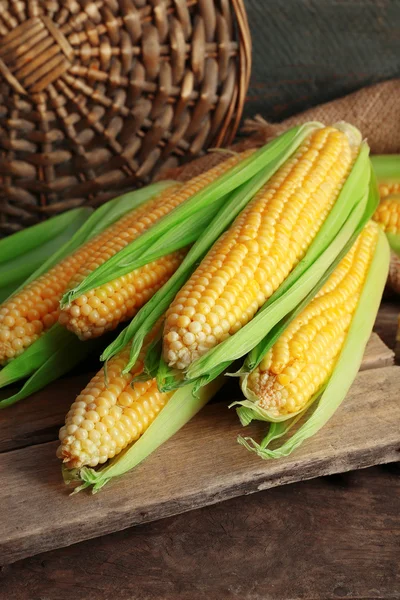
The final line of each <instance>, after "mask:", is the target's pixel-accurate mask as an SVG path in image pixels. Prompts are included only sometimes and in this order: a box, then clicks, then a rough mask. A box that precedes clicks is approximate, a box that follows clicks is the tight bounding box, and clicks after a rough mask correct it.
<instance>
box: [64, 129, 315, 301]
mask: <svg viewBox="0 0 400 600" xmlns="http://www.w3.org/2000/svg"><path fill="white" fill-rule="evenodd" d="M321 126H322V125H321V124H318V123H308V124H306V125H302V126H297V127H294V128H293V129H290V130H289V131H287V132H286V133H285V134H283V135H282V136H280V137H279V138H276V139H275V140H273V141H272V142H271V143H270V144H267V146H264V147H263V148H260V149H259V150H257V151H256V152H255V153H254V154H253V155H251V156H250V157H248V158H246V159H245V160H243V161H241V162H240V163H239V164H237V165H236V166H234V167H232V169H230V170H229V171H228V172H227V173H225V174H224V175H221V176H220V177H218V178H217V179H216V180H215V181H213V182H211V183H210V184H209V185H207V186H206V187H205V188H203V189H202V190H200V191H199V192H197V193H196V194H194V195H193V196H192V197H190V198H188V199H187V200H186V201H185V202H183V203H182V204H180V205H179V206H177V207H175V208H174V209H173V210H172V211H171V212H170V213H168V214H166V215H164V217H162V218H161V219H160V220H158V221H157V222H156V223H155V224H154V225H153V226H152V227H150V228H149V229H148V230H146V231H145V232H143V234H142V235H140V236H139V237H138V238H136V239H135V240H134V241H132V242H131V243H130V244H128V245H127V246H126V247H125V248H123V249H122V250H121V251H120V252H118V253H117V254H116V255H114V256H113V257H111V258H110V259H109V260H108V261H106V262H105V263H103V264H102V265H100V266H99V267H98V268H97V269H96V270H95V271H93V272H92V273H90V274H89V275H88V276H87V277H86V278H85V279H84V280H83V281H82V282H81V283H80V284H79V285H78V286H77V287H76V288H74V289H73V290H70V291H69V292H67V293H66V294H65V295H64V297H63V299H62V301H61V306H62V307H66V306H68V305H69V304H70V303H71V302H72V301H73V300H74V299H75V298H77V297H78V296H80V295H82V294H84V293H86V292H88V291H89V290H91V289H93V288H96V287H98V286H100V285H103V284H105V283H107V282H109V281H112V280H113V279H116V278H118V277H122V276H123V275H126V274H127V273H130V272H131V271H134V270H135V269H137V268H139V267H142V266H143V265H145V264H148V263H149V262H152V261H154V260H157V259H158V258H161V257H162V256H165V255H166V254H169V253H170V252H173V251H175V250H178V249H180V248H184V247H185V246H187V245H189V244H191V243H193V242H195V241H196V240H197V239H198V237H199V236H200V234H202V233H203V231H204V229H205V227H206V226H207V225H208V224H209V223H210V222H211V221H212V220H213V218H214V217H215V216H216V215H217V213H218V211H219V210H220V209H221V207H222V206H223V205H224V203H225V201H226V198H227V196H228V194H230V193H231V192H232V191H233V190H235V189H236V188H237V187H239V186H240V185H242V184H243V183H244V182H246V181H248V180H249V179H251V178H252V177H253V176H254V175H256V174H257V173H258V172H259V171H260V170H261V169H262V168H264V167H265V166H266V164H267V163H268V161H270V160H271V159H272V157H273V154H274V153H276V155H279V154H280V153H281V152H282V150H284V149H285V147H286V145H287V144H288V143H289V144H290V143H291V142H293V141H294V140H295V139H297V138H299V139H300V138H301V136H302V135H306V133H305V132H308V133H309V132H310V131H312V130H314V129H315V128H317V127H321Z"/></svg>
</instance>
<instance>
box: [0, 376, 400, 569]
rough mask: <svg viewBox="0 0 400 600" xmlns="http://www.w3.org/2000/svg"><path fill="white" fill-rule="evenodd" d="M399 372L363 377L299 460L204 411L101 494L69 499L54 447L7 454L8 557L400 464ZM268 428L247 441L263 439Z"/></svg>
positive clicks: (233, 420)
mask: <svg viewBox="0 0 400 600" xmlns="http://www.w3.org/2000/svg"><path fill="white" fill-rule="evenodd" d="M399 388H400V367H385V368H382V369H374V370H371V371H365V372H363V373H360V374H359V375H358V377H357V379H356V381H355V383H354V385H353V387H352V389H351V391H350V393H349V395H348V398H347V400H346V402H345V403H344V404H343V405H342V406H341V408H340V409H339V410H338V411H337V413H336V414H335V416H334V417H333V418H332V419H331V421H330V422H329V423H328V424H327V425H326V426H325V428H324V429H323V430H322V431H321V432H319V434H318V435H316V436H314V437H313V438H312V439H311V440H308V441H307V442H306V443H304V444H303V445H302V446H301V447H300V448H299V449H298V450H297V451H296V452H295V453H294V454H293V455H292V456H289V457H287V458H284V459H281V460H279V461H267V462H264V461H261V460H260V459H259V458H257V457H255V456H254V455H252V454H251V453H249V452H247V451H246V450H245V449H244V448H243V447H241V446H239V445H238V444H237V443H236V436H237V434H239V433H242V431H243V430H242V428H241V427H240V425H239V424H238V420H237V417H236V415H235V413H234V411H229V410H227V408H226V407H225V406H224V405H222V404H215V405H211V406H208V407H206V408H205V409H204V410H203V411H202V412H201V413H200V414H199V415H198V416H197V417H196V418H195V419H193V420H192V421H191V422H190V423H189V424H188V425H187V426H185V427H184V428H183V429H182V430H181V431H180V432H179V433H178V434H177V435H176V436H175V437H174V438H173V439H172V440H170V441H169V442H168V443H166V444H165V445H164V446H163V448H162V450H160V451H158V452H156V453H154V454H153V455H152V456H151V457H150V458H149V459H148V460H147V461H145V462H144V463H143V464H141V465H140V466H139V467H138V468H137V469H135V470H134V471H133V472H131V473H129V474H127V475H126V476H124V477H122V478H121V479H120V480H118V481H114V482H112V483H111V484H109V485H108V486H106V487H105V488H104V489H103V490H102V491H101V492H100V493H99V494H97V495H95V496H91V495H90V494H87V493H80V494H78V495H76V496H73V497H68V491H67V489H66V488H65V486H64V484H63V483H62V481H61V475H60V465H59V461H58V460H57V459H56V458H55V455H54V453H55V448H56V443H47V444H41V445H38V446H33V447H30V448H25V449H21V450H15V451H12V452H6V453H4V454H2V455H1V456H0V472H1V473H2V474H3V479H2V487H1V490H0V506H1V507H2V514H3V515H7V518H6V519H5V521H4V522H3V525H2V536H1V540H0V556H1V560H2V562H4V563H6V562H12V561H14V560H17V559H19V558H22V557H24V556H29V555H32V554H35V553H38V552H43V551H46V550H49V549H52V548H56V547H60V546H67V545H69V544H73V543H75V542H78V541H81V540H84V539H88V538H92V537H97V536H100V535H103V534H105V533H110V532H112V531H116V530H121V529H124V528H127V527H130V526H131V525H134V524H138V523H143V522H147V521H152V520H154V519H159V518H162V517H166V516H170V515H173V514H177V513H180V512H184V511H187V510H190V509H193V508H198V507H201V506H204V505H207V504H213V503H215V502H218V501H221V500H226V499H228V498H232V497H234V496H238V495H242V494H248V493H252V492H256V491H259V490H263V489H266V488H269V487H274V486H278V485H282V484H286V483H290V482H294V481H299V480H304V479H310V478H313V477H316V476H319V475H326V474H331V473H338V472H343V471H347V470H350V469H355V468H363V467H367V466H370V465H372V464H379V463H386V462H392V461H396V460H398V459H399V457H400V453H399V450H400V428H399V426H398V423H399V422H400V404H399V402H398V397H399ZM264 431H265V424H262V423H255V424H252V425H251V426H250V427H249V428H247V429H246V433H248V434H249V435H252V436H253V437H255V438H257V439H259V438H260V437H261V435H262V433H263V432H264Z"/></svg>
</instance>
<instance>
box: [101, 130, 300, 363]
mask: <svg viewBox="0 0 400 600" xmlns="http://www.w3.org/2000/svg"><path fill="white" fill-rule="evenodd" d="M309 132H310V129H309V128H308V127H303V128H298V133H297V135H296V136H295V137H294V138H292V137H290V138H289V139H288V142H287V143H286V144H285V146H284V148H281V151H280V152H279V153H276V144H269V145H268V146H269V152H267V151H265V152H264V158H265V160H267V161H268V162H267V164H266V166H265V167H264V168H263V169H262V170H261V171H259V173H257V174H256V175H255V176H254V177H252V178H251V179H249V180H248V181H247V182H246V183H244V184H242V185H241V186H239V187H238V188H237V189H236V190H235V191H234V192H233V193H232V194H231V195H230V196H229V198H228V199H227V200H226V201H225V202H224V204H223V206H222V207H221V208H220V210H219V212H218V214H217V215H216V217H215V218H214V219H213V220H212V221H211V223H210V224H209V225H208V227H207V228H206V229H205V231H204V233H203V235H202V236H201V237H200V238H199V239H198V240H197V242H196V243H195V244H194V245H193V247H192V248H191V249H190V250H189V253H188V254H187V255H186V257H185V258H184V260H183V262H182V263H181V265H180V266H179V268H178V269H177V270H176V272H175V273H174V274H173V275H172V277H170V279H169V280H168V281H167V282H166V283H165V285H164V286H163V287H162V288H161V289H160V290H159V291H158V292H156V293H155V294H154V296H153V297H152V298H151V299H150V300H149V301H148V302H147V303H146V304H145V305H144V306H143V308H141V309H140V311H139V312H138V313H137V314H136V315H135V317H134V318H133V319H132V321H131V323H130V324H129V325H128V326H127V327H126V328H125V329H124V330H123V331H122V332H121V333H120V335H119V336H118V337H117V338H116V339H115V340H114V342H113V343H112V344H110V346H108V347H107V348H106V349H105V351H104V352H103V354H102V356H101V360H103V361H107V360H109V359H110V358H112V357H113V356H114V355H115V354H117V353H118V352H120V350H122V348H124V347H125V346H126V345H127V344H128V343H130V342H131V341H132V346H131V355H130V360H129V362H128V364H127V365H126V367H125V369H124V373H127V372H128V371H130V369H131V368H132V366H133V365H134V364H135V362H136V360H137V357H138V356H139V352H140V350H141V348H142V345H143V340H144V338H145V337H146V335H147V334H148V333H149V332H150V331H151V329H152V328H153V326H154V325H155V323H156V322H157V321H158V319H159V318H160V317H161V316H162V315H163V314H164V313H165V311H166V310H167V308H168V306H169V305H170V304H171V302H172V300H173V299H174V297H175V295H176V294H177V292H178V291H179V290H180V288H181V287H182V286H183V285H184V283H186V281H187V280H188V278H189V277H190V276H191V274H192V273H193V271H194V270H195V268H196V267H197V265H198V264H199V262H200V261H201V260H202V258H203V257H204V256H205V254H206V253H207V252H208V250H209V249H210V248H211V246H212V245H213V244H214V242H215V241H216V240H217V239H218V238H219V237H220V235H221V234H222V233H223V232H224V231H225V230H226V229H227V228H228V227H229V226H230V224H231V223H232V221H233V220H234V219H235V218H236V216H237V215H238V214H239V212H240V211H241V210H243V208H244V207H245V206H246V205H247V204H248V202H249V201H250V200H251V199H252V198H253V197H254V195H255V194H256V193H257V192H258V190H259V189H260V188H261V187H262V186H263V185H264V184H265V183H266V182H267V181H268V180H269V179H270V178H271V177H272V175H273V174H274V173H275V172H276V171H277V170H278V169H279V167H280V166H281V165H282V164H283V163H284V162H285V161H286V160H287V158H288V157H289V156H290V155H291V154H293V152H294V151H295V150H296V149H297V148H298V146H299V145H300V144H301V143H302V142H303V140H304V138H305V137H307V135H309ZM280 147H281V146H280ZM195 223H197V221H196V220H195Z"/></svg>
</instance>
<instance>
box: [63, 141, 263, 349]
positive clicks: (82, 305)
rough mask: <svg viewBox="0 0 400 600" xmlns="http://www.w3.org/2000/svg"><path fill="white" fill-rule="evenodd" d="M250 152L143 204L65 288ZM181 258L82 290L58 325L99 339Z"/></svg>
mask: <svg viewBox="0 0 400 600" xmlns="http://www.w3.org/2000/svg"><path fill="white" fill-rule="evenodd" d="M251 152H252V151H247V152H244V153H242V154H239V155H235V156H232V157H230V158H229V159H227V160H225V161H224V162H222V163H220V164H219V165H217V166H216V167H214V168H213V169H210V170H209V171H207V172H206V173H203V174H201V175H198V176H197V177H195V178H193V179H192V180H190V181H188V182H187V183H185V184H182V185H181V186H180V187H179V188H178V187H177V188H175V189H173V190H172V191H170V193H169V194H168V195H167V196H166V197H165V198H164V199H163V201H162V202H161V201H159V202H155V203H153V204H152V205H151V206H147V207H146V211H144V212H143V213H142V214H141V215H139V216H138V217H137V218H136V219H135V221H133V222H131V223H130V224H128V225H127V226H126V228H125V230H124V232H123V235H120V236H114V237H113V238H110V239H109V240H108V241H107V243H105V244H104V246H102V247H101V248H100V249H99V250H98V252H97V253H95V254H93V256H92V259H91V261H89V262H88V263H86V264H82V265H81V268H80V269H79V270H78V271H77V273H76V274H75V276H74V277H73V278H72V280H71V281H70V283H69V288H74V287H75V286H76V285H77V284H78V283H80V282H81V281H82V280H83V279H84V278H85V277H86V276H87V275H88V274H89V273H91V272H92V271H94V270H95V269H97V268H98V267H99V266H100V265H102V264H103V263H105V262H106V261H107V260H108V259H109V258H110V257H111V256H113V255H114V254H116V253H117V252H119V251H120V250H121V249H122V248H124V247H125V246H127V245H128V244H129V243H130V242H132V241H133V240H134V239H136V238H137V237H139V236H140V235H141V234H142V233H143V232H144V231H146V230H147V229H149V228H150V227H151V226H152V225H153V224H154V223H155V222H156V221H158V220H159V219H161V218H162V217H163V216H164V215H166V214H168V213H170V212H171V211H172V210H173V209H174V208H175V207H177V206H179V205H180V204H182V203H183V202H184V201H185V200H187V199H188V198H190V197H191V196H192V195H194V194H195V193H196V192H198V191H199V190H201V189H203V188H204V187H205V186H207V185H208V184H209V183H210V182H212V181H213V180H214V179H216V178H217V177H219V176H220V175H222V174H223V173H225V172H226V171H228V170H229V169H230V168H231V167H233V166H234V165H235V164H236V163H238V162H239V161H240V160H242V159H243V158H245V157H246V156H248V155H249V154H250V153H251ZM184 256H185V251H177V252H174V253H173V254H170V255H167V256H165V257H162V258H160V259H158V260H157V261H154V262H153V263H150V264H147V265H145V266H144V267H141V268H139V269H136V270H134V271H132V272H131V273H128V274H127V275H124V276H122V277H119V278H117V279H115V280H113V281H110V282H109V283H107V284H104V285H101V286H99V287H96V288H94V289H92V290H90V291H89V292H87V293H86V294H82V295H81V296H79V297H78V298H76V299H75V300H74V301H73V302H71V304H70V305H69V306H68V307H67V308H65V309H64V310H62V311H61V314H60V319H59V321H60V323H61V324H62V325H64V326H65V327H67V329H69V330H70V331H73V332H74V333H75V334H76V335H77V336H78V337H79V338H81V339H83V340H86V339H89V338H92V337H98V336H100V335H102V334H103V333H104V332H106V331H109V330H111V329H114V328H115V327H116V326H117V325H118V323H120V322H121V321H125V320H127V319H130V318H131V317H133V315H134V314H135V313H136V312H137V310H138V309H139V308H140V307H141V306H143V304H144V303H145V302H146V301H147V300H148V299H149V298H150V297H151V296H152V295H153V294H154V292H155V291H156V290H157V289H159V288H160V287H161V286H162V285H163V284H164V283H165V282H166V281H167V279H168V278H169V277H170V276H171V275H172V273H173V272H174V271H175V270H176V268H177V267H178V266H179V264H180V263H181V261H182V259H183V257H184Z"/></svg>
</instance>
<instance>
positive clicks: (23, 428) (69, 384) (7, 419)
mask: <svg viewBox="0 0 400 600" xmlns="http://www.w3.org/2000/svg"><path fill="white" fill-rule="evenodd" d="M393 357H394V355H393V352H392V350H390V349H389V348H388V347H387V346H385V344H384V343H383V342H382V340H380V339H379V337H378V336H377V335H376V334H372V336H371V339H370V341H369V343H368V346H367V348H366V351H365V355H364V359H363V364H362V366H361V369H362V370H365V369H375V368H378V367H385V366H389V365H391V364H393V360H394V358H393ZM89 378H90V375H78V376H75V377H70V378H66V379H64V380H61V381H56V382H54V383H53V384H51V385H49V386H47V388H45V389H44V390H41V391H40V392H38V393H37V394H33V395H32V396H31V397H30V398H28V399H27V400H24V401H23V402H19V403H18V404H15V405H14V406H11V407H10V408H8V409H6V410H3V411H0V453H1V452H6V451H9V450H14V449H17V448H25V447H26V446H30V445H36V444H40V443H43V442H49V441H52V440H56V439H57V437H58V430H59V428H60V427H61V425H62V423H63V421H64V418H65V415H66V413H67V412H68V409H69V407H70V405H71V403H72V402H73V400H74V398H75V396H76V395H77V394H79V392H80V391H81V390H82V389H83V387H84V386H85V384H86V383H87V381H88V380H89ZM230 383H231V385H230V386H229V388H227V389H226V390H225V389H224V390H223V391H222V392H220V394H219V395H218V397H217V398H216V401H218V400H219V401H226V398H227V396H228V395H229V394H230V393H236V392H235V390H236V384H234V383H232V382H230Z"/></svg>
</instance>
